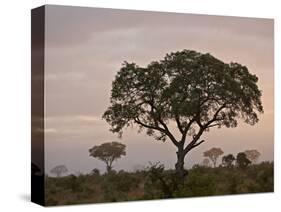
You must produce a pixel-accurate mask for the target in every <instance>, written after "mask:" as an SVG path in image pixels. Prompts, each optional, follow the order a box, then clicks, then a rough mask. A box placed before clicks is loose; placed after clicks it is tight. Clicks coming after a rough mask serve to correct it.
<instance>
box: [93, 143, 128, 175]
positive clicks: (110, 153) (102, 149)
mask: <svg viewBox="0 0 281 212" xmlns="http://www.w3.org/2000/svg"><path fill="white" fill-rule="evenodd" d="M125 149H126V145H124V144H122V143H119V142H116V141H113V142H108V143H103V144H101V145H98V146H94V147H92V148H91V149H89V152H90V156H92V157H94V158H97V159H99V160H101V161H103V162H104V163H105V164H106V171H107V172H110V171H111V170H112V167H113V166H112V164H113V162H114V161H116V160H117V159H119V158H121V156H125V155H126V151H125Z"/></svg>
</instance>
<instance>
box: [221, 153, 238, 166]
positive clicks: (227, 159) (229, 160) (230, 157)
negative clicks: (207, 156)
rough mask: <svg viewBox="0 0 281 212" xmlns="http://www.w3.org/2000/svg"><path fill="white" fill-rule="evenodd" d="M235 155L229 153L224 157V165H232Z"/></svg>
mask: <svg viewBox="0 0 281 212" xmlns="http://www.w3.org/2000/svg"><path fill="white" fill-rule="evenodd" d="M234 161H235V157H234V156H233V155H232V154H228V155H225V156H223V157H222V165H223V166H226V167H232V166H233V162H234Z"/></svg>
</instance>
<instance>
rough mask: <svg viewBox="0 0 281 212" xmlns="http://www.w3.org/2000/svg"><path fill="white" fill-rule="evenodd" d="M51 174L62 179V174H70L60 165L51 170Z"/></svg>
mask: <svg viewBox="0 0 281 212" xmlns="http://www.w3.org/2000/svg"><path fill="white" fill-rule="evenodd" d="M50 172H51V173H52V174H55V175H56V177H60V176H61V175H62V174H64V173H66V172H68V170H67V168H66V166H65V165H58V166H55V167H54V168H52V169H51V170H50Z"/></svg>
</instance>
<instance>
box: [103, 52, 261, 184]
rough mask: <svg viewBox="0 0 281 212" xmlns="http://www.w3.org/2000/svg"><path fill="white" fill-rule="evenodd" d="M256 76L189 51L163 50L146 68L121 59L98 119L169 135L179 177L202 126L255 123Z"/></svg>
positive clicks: (163, 136) (159, 137) (235, 65)
mask: <svg viewBox="0 0 281 212" xmlns="http://www.w3.org/2000/svg"><path fill="white" fill-rule="evenodd" d="M257 81H258V77H257V76H256V75H253V74H251V73H250V72H249V71H248V68H247V67H246V66H243V65H240V64H238V63H230V64H227V63H224V62H222V61H220V60H219V59H217V58H215V57H213V56H212V55H210V54H208V53H207V54H202V53H199V52H196V51H190V50H183V51H178V52H174V53H171V54H167V55H166V56H165V58H164V59H163V60H160V61H154V62H151V63H150V64H149V65H148V66H147V67H140V66H138V65H136V64H135V63H128V62H124V63H123V66H122V68H121V69H120V71H119V72H118V73H117V75H116V77H115V80H114V81H113V83H112V90H111V98H110V102H111V105H110V107H108V109H107V110H106V111H105V113H104V115H103V118H104V119H105V120H106V121H107V122H108V123H109V124H110V125H111V131H112V132H114V133H119V135H120V136H121V135H122V132H123V129H124V128H126V127H128V126H131V125H136V126H138V127H139V129H140V130H142V129H146V133H147V134H148V135H149V136H154V138H155V139H157V140H161V141H165V140H166V139H167V138H169V140H170V141H171V142H172V143H173V144H174V145H175V146H176V147H177V162H176V164H175V168H176V170H177V173H178V175H179V176H180V177H181V178H182V179H183V177H184V176H185V175H186V171H185V170H184V158H185V156H186V154H187V153H188V152H189V151H191V150H192V149H193V148H195V147H197V146H199V145H200V144H202V143H203V142H204V140H200V138H201V135H202V134H203V133H204V132H205V131H208V130H210V129H211V128H212V127H218V128H220V127H222V126H225V127H236V126H237V124H238V122H237V120H238V118H240V119H242V120H244V121H245V122H246V123H248V124H251V125H254V124H255V123H257V122H258V120H259V119H258V115H257V112H263V107H262V103H261V91H260V90H259V88H258V86H257ZM171 122H174V123H175V124H176V126H177V129H178V131H179V133H180V136H179V137H176V133H175V134H174V133H173V132H172V131H171V126H170V125H169V124H170V123H171Z"/></svg>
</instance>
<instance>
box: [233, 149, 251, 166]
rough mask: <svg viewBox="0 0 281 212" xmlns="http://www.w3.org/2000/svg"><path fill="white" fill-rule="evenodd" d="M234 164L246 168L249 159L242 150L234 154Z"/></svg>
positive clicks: (249, 162)
mask: <svg viewBox="0 0 281 212" xmlns="http://www.w3.org/2000/svg"><path fill="white" fill-rule="evenodd" d="M236 164H237V166H238V167H239V168H246V167H247V166H248V165H250V164H251V161H250V160H249V159H248V158H247V156H246V154H245V153H244V152H239V153H238V154H237V156H236Z"/></svg>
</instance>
